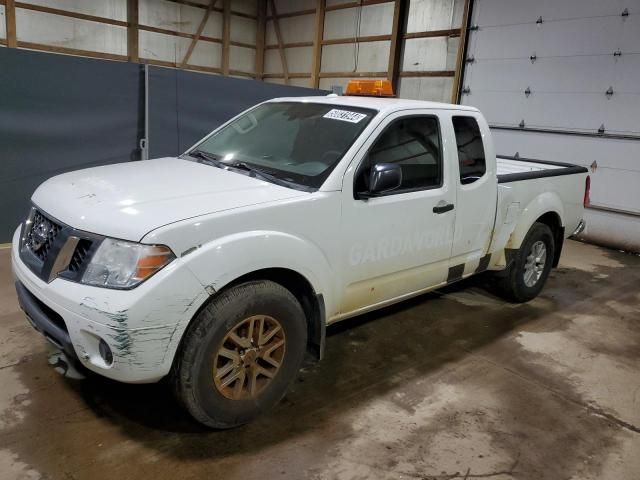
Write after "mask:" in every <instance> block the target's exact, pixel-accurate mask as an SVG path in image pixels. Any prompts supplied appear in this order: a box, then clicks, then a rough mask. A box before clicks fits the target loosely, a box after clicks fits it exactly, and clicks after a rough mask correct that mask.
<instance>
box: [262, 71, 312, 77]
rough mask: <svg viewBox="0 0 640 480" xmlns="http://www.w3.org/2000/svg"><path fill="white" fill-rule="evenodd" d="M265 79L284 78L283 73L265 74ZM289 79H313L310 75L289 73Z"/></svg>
mask: <svg viewBox="0 0 640 480" xmlns="http://www.w3.org/2000/svg"><path fill="white" fill-rule="evenodd" d="M263 77H264V78H284V74H282V73H265V74H264V75H263ZM289 78H311V74H310V73H297V72H296V73H289Z"/></svg>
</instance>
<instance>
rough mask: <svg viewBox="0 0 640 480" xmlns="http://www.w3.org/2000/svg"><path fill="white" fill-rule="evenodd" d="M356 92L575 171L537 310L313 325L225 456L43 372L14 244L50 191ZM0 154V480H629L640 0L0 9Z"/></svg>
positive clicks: (638, 209) (220, 435)
mask: <svg viewBox="0 0 640 480" xmlns="http://www.w3.org/2000/svg"><path fill="white" fill-rule="evenodd" d="M353 78H361V79H388V80H390V81H391V83H392V85H393V88H394V91H395V92H396V94H397V96H398V97H400V98H409V99H417V100H428V101H437V102H447V103H460V104H464V105H470V106H474V107H477V108H479V109H480V111H481V112H482V113H483V114H484V115H485V117H486V118H487V120H488V122H489V124H490V127H491V132H492V136H493V138H494V143H495V149H496V153H498V154H500V155H507V156H515V157H521V158H534V159H545V160H553V161H561V162H568V163H572V164H576V165H581V166H583V167H586V168H588V169H589V174H590V178H591V194H590V203H589V205H588V207H587V209H586V210H585V215H584V218H585V220H586V225H587V227H586V230H585V231H584V232H582V233H581V234H580V237H579V238H575V239H572V240H569V241H567V242H566V243H565V245H564V249H563V253H562V258H561V261H560V265H559V268H557V269H556V270H554V271H552V273H551V276H550V278H549V282H548V283H547V286H546V287H545V289H544V290H543V292H542V294H541V295H540V296H539V297H538V298H536V299H535V300H533V301H531V302H529V303H525V304H519V305H514V304H510V303H507V302H505V301H504V300H502V299H500V298H499V297H498V296H496V295H495V294H494V292H493V290H492V287H491V284H490V282H489V281H488V280H487V279H486V278H484V277H482V276H479V277H474V278H471V279H468V280H463V281H462V282H459V283H457V284H454V285H451V286H448V287H446V288H443V289H440V290H437V291H435V292H432V293H428V294H426V295H422V296H420V297H417V298H415V299H412V300H409V301H406V302H403V303H400V304H397V305H395V306H393V307H388V308H385V309H383V310H380V311H378V312H374V313H369V314H365V315H362V316H359V317H356V318H354V319H350V320H346V321H344V322H341V323H338V324H336V325H333V326H330V327H329V328H328V331H327V340H326V353H325V358H324V359H323V360H322V361H321V362H319V363H314V362H308V363H306V364H305V367H304V368H303V370H302V372H301V374H300V376H299V378H298V380H297V381H296V383H295V385H294V388H293V389H292V391H291V392H290V393H289V394H287V396H286V397H285V398H284V400H283V401H282V402H281V403H280V404H279V405H278V406H277V407H276V409H275V410H274V411H272V412H268V413H266V414H264V415H263V416H262V417H261V418H259V419H258V420H257V421H256V422H254V423H251V424H249V425H246V426H244V427H241V428H238V429H233V430H229V431H210V430H207V429H205V428H204V427H201V426H199V425H198V424H196V423H195V422H194V421H193V420H192V419H191V418H190V417H189V416H188V415H187V414H185V413H184V412H183V411H182V410H181V408H180V407H179V406H178V405H177V404H176V403H175V402H174V400H173V399H172V397H171V395H170V393H169V389H168V388H167V385H166V384H164V383H159V384H153V385H126V384H120V383H116V382H112V381H109V380H107V379H105V378H101V377H97V376H91V375H90V376H88V377H87V378H86V379H84V380H74V379H70V378H66V377H64V376H62V375H60V374H59V373H58V372H56V371H55V369H54V368H48V367H47V363H51V362H52V361H54V360H52V358H53V357H51V356H50V353H51V350H50V347H48V345H47V344H46V342H45V341H44V340H43V338H42V336H41V335H40V334H39V333H38V332H36V331H34V330H33V328H31V326H30V325H29V324H28V323H27V321H26V320H25V318H24V313H23V312H22V311H21V310H20V308H19V306H18V302H17V299H16V294H15V288H14V280H13V275H12V271H11V262H10V256H11V252H10V245H9V242H10V241H11V237H12V235H13V231H14V230H15V228H16V226H17V225H18V224H19V223H20V222H21V221H23V219H24V217H25V214H26V212H27V210H28V208H29V198H30V196H31V194H32V192H33V190H34V189H35V188H36V187H37V186H38V185H39V184H40V183H41V182H42V181H44V180H46V179H47V178H49V177H50V176H52V175H55V174H58V173H62V172H67V171H70V170H76V169H80V168H84V167H91V166H97V165H106V164H112V163H119V162H127V161H138V160H141V159H148V158H158V157H162V156H170V155H177V154H179V153H181V152H183V151H184V150H185V149H187V148H188V147H189V146H190V145H192V144H193V143H194V142H195V141H196V140H197V139H198V138H201V137H202V136H203V135H204V134H206V133H207V132H208V131H211V130H212V129H214V128H215V127H217V126H218V125H220V124H222V123H224V122H225V121H226V120H227V119H228V118H230V117H232V116H233V115H235V114H237V113H239V112H241V111H243V110H245V109H246V108H248V107H250V106H251V105H254V104H255V103H257V102H259V101H262V100H266V99H269V98H274V97H281V96H304V95H327V94H328V93H330V92H334V93H337V94H342V93H343V92H344V90H345V88H346V85H347V82H348V81H349V80H350V79H353ZM0 154H1V157H2V163H0V171H1V172H2V175H1V176H0V183H1V185H2V186H1V188H0V201H1V202H2V205H3V207H4V208H3V209H2V210H3V211H2V212H0V244H1V245H0V299H1V303H0V384H2V385H3V388H2V392H1V393H0V478H7V479H39V478H42V479H58V478H59V479H67V480H70V479H74V480H81V479H89V478H91V479H101V478H114V477H115V478H153V477H155V478H176V477H178V476H179V477H180V478H194V479H195V478H217V477H220V478H228V479H240V478H242V479H251V478H287V479H289V478H290V479H304V478H309V479H340V480H343V479H344V480H355V479H367V478H376V479H377V478H381V479H400V478H405V479H443V480H444V479H471V478H494V479H497V480H502V479H505V480H506V479H511V478H517V479H560V478H566V479H576V480H577V479H616V480H619V479H630V480H631V479H636V478H638V475H639V472H640V456H639V455H638V453H640V303H639V302H640V292H639V289H638V286H640V268H639V267H640V255H639V252H640V189H638V184H639V182H640V164H639V163H638V160H639V158H640V0H611V1H607V2H602V1H599V0H556V1H544V2H527V1H525V0H517V1H509V0H357V1H349V0H298V1H293V0H217V1H216V0H211V1H210V0H104V1H100V2H97V1H93V0H29V1H28V2H18V1H15V0H0ZM53 367H55V365H53Z"/></svg>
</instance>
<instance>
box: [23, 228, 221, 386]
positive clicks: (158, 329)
mask: <svg viewBox="0 0 640 480" xmlns="http://www.w3.org/2000/svg"><path fill="white" fill-rule="evenodd" d="M17 233H18V232H16V234H17ZM17 244H18V242H17V235H16V236H14V242H13V248H12V255H11V260H12V267H13V272H14V276H15V278H16V292H17V294H18V299H19V303H20V306H21V308H22V309H23V310H24V311H25V313H26V315H27V318H28V319H29V321H30V322H31V324H32V325H33V326H34V327H35V328H36V329H37V330H38V331H40V332H41V333H42V334H43V335H44V336H45V338H47V340H49V342H50V343H52V344H53V345H54V346H55V347H56V348H59V349H60V350H61V351H63V352H64V353H65V355H66V357H67V358H70V359H77V361H78V362H79V363H80V364H81V365H83V366H84V367H86V368H87V369H89V370H92V371H94V372H96V373H98V374H100V375H103V376H105V377H109V378H111V379H114V380H117V381H121V382H127V383H149V382H155V381H157V380H159V379H161V378H162V377H164V376H166V375H167V373H168V372H169V370H170V368H171V364H172V362H173V357H174V355H175V352H176V350H177V347H178V344H179V341H180V338H181V337H182V333H183V332H184V329H185V328H186V327H187V325H188V323H189V320H190V319H191V318H192V317H193V316H194V315H195V313H196V312H197V310H198V308H199V307H200V306H201V305H202V303H203V302H204V301H205V300H206V299H207V298H208V293H207V292H206V291H205V289H204V287H203V286H202V285H201V284H200V283H199V282H198V281H197V279H196V278H195V277H194V275H193V274H192V273H191V271H190V270H189V269H187V268H186V267H184V266H182V265H181V264H180V262H179V260H178V261H176V262H174V263H173V264H172V265H170V266H168V267H166V268H165V269H164V270H163V271H161V272H159V273H158V274H156V275H155V276H154V277H152V278H151V279H149V281H147V282H145V283H143V284H142V285H140V286H139V287H137V288H134V289H131V290H110V289H105V288H100V287H93V286H89V285H83V284H79V283H74V282H69V281H67V280H64V279H60V278H57V279H55V280H53V281H52V282H51V283H46V282H44V281H42V280H41V279H40V278H38V277H37V276H36V275H35V274H34V273H33V272H31V270H29V269H28V267H27V266H26V265H25V264H24V263H23V262H22V260H21V259H20V257H19V254H18V248H17ZM101 342H104V344H106V346H108V350H109V351H110V354H111V356H112V357H109V356H107V360H105V355H104V349H105V345H102V347H101V345H100V344H101ZM101 348H102V349H103V351H102V352H101ZM109 360H110V361H109Z"/></svg>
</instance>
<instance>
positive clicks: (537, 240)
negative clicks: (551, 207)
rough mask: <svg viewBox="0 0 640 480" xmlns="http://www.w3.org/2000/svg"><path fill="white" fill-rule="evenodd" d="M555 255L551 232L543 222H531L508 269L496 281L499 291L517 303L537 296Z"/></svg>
mask: <svg viewBox="0 0 640 480" xmlns="http://www.w3.org/2000/svg"><path fill="white" fill-rule="evenodd" d="M554 255H555V241H554V236H553V232H552V231H551V229H550V228H549V226H548V225H546V224H544V223H538V222H536V223H534V224H533V226H532V227H531V229H530V230H529V232H528V233H527V236H526V237H525V239H524V241H523V242H522V245H521V247H520V249H518V252H517V253H516V255H515V258H514V260H513V262H512V264H511V266H510V267H509V269H508V271H507V272H506V274H505V275H504V276H503V277H501V278H500V279H499V281H498V286H499V288H500V291H501V293H502V294H503V295H504V296H505V297H507V298H508V299H509V300H511V301H514V302H519V303H521V302H528V301H529V300H532V299H533V298H535V297H537V296H538V294H539V293H540V291H541V290H542V288H543V287H544V284H545V282H546V281H547V277H548V276H549V273H550V272H551V268H552V264H553V258H554Z"/></svg>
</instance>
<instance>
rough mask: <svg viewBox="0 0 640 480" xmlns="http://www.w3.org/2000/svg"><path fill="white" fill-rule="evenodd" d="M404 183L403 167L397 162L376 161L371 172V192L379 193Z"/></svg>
mask: <svg viewBox="0 0 640 480" xmlns="http://www.w3.org/2000/svg"><path fill="white" fill-rule="evenodd" d="M400 185H402V168H400V165H398V164H397V163H376V164H375V165H374V166H373V167H372V168H371V173H370V174H369V193H371V194H379V193H385V192H389V191H391V190H395V189H396V188H398V187H399V186H400Z"/></svg>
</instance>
